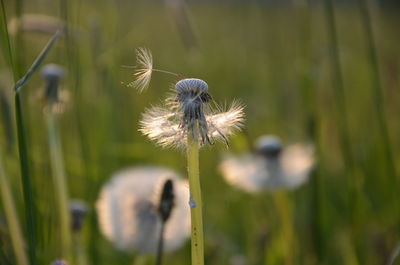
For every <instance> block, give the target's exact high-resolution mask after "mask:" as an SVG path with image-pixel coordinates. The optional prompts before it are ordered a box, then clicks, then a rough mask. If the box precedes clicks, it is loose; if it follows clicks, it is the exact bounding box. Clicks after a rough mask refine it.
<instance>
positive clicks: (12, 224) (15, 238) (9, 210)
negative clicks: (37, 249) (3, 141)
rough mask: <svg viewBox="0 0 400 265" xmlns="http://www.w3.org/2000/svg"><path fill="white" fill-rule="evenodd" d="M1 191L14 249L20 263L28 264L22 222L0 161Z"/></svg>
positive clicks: (21, 264)
mask: <svg viewBox="0 0 400 265" xmlns="http://www.w3.org/2000/svg"><path fill="white" fill-rule="evenodd" d="M0 191H1V192H0V193H1V196H2V198H1V199H2V201H3V207H4V213H5V216H6V218H7V224H8V228H9V231H10V237H11V244H12V246H13V249H14V253H15V258H16V260H17V264H18V265H28V264H29V262H28V257H27V255H26V252H25V248H24V245H25V243H24V239H23V236H22V231H21V227H20V223H19V220H18V215H17V211H16V209H15V204H14V199H13V196H12V193H11V189H10V185H9V183H8V180H7V176H6V173H5V171H4V168H3V164H2V161H0Z"/></svg>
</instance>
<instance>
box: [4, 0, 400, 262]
mask: <svg viewBox="0 0 400 265" xmlns="http://www.w3.org/2000/svg"><path fill="white" fill-rule="evenodd" d="M2 3H3V5H4V8H5V15H6V17H3V18H4V19H5V20H6V21H8V30H9V35H10V39H11V45H12V49H13V53H14V57H15V61H16V65H17V67H18V69H19V73H25V72H26V70H27V69H28V68H29V66H30V65H31V63H32V62H33V60H34V59H35V58H36V56H37V55H38V54H39V53H40V51H41V50H42V48H43V47H44V46H45V45H46V43H47V41H48V40H49V39H50V37H51V36H52V34H53V33H54V31H55V29H56V28H58V27H59V25H60V23H61V24H62V25H63V27H64V29H65V31H64V33H65V34H63V36H62V37H61V38H60V39H59V40H58V41H57V43H56V44H55V46H54V47H53V49H52V50H51V51H50V53H49V55H48V57H47V58H46V60H45V63H57V64H60V65H62V66H64V67H65V68H66V70H67V71H66V72H67V73H66V76H65V78H64V79H63V80H62V81H61V86H62V89H64V90H65V91H67V92H68V95H69V97H68V100H65V108H63V111H62V114H59V116H58V119H59V125H60V127H59V133H60V137H61V144H62V149H63V155H64V160H65V161H64V163H65V170H66V175H67V180H68V186H69V196H70V197H71V198H79V199H81V200H84V201H85V202H86V203H87V205H88V208H89V212H88V215H87V219H86V222H85V224H84V227H83V247H82V251H84V252H85V253H86V255H87V262H88V264H93V265H101V264H121V265H124V264H133V263H134V262H135V260H138V258H139V257H140V254H139V253H135V252H122V251H119V250H117V249H116V248H115V247H114V246H113V245H112V243H110V242H109V241H107V240H106V239H105V238H104V237H103V236H102V235H101V234H100V232H99V228H98V224H97V216H96V211H95V207H94V203H95V201H96V200H97V198H98V194H99V191H100V188H101V186H102V184H104V183H105V182H106V181H107V180H108V179H109V178H110V176H111V175H112V174H113V172H115V171H117V170H119V169H121V168H124V167H128V166H134V165H159V166H164V167H169V168H171V169H173V170H175V171H177V172H179V173H180V174H181V175H182V176H185V175H186V163H185V158H184V152H182V151H179V150H173V149H161V148H159V147H157V146H156V145H155V144H154V143H152V142H150V141H149V140H148V139H147V138H146V137H144V136H143V135H141V134H140V133H139V132H138V122H139V120H140V117H141V113H142V112H143V111H144V110H145V108H147V107H150V106H151V105H154V104H158V103H161V101H162V99H163V98H164V97H165V95H166V94H167V92H168V90H169V89H170V87H171V85H173V84H174V83H175V82H176V81H177V80H176V79H174V78H173V77H171V76H168V75H162V74H157V73H155V74H153V79H152V81H151V84H150V88H149V89H148V90H147V91H145V92H143V93H142V94H139V93H137V91H136V90H135V89H134V88H131V87H128V86H127V84H129V83H130V82H131V81H132V80H133V69H128V68H124V67H122V66H123V65H132V66H133V65H135V60H136V59H135V48H137V47H147V48H149V49H150V50H151V51H152V53H153V57H154V67H155V68H159V69H164V70H169V71H172V72H177V73H181V74H183V75H184V76H188V77H196V78H201V79H203V80H205V81H206V82H207V83H208V84H209V92H210V93H211V94H212V96H213V98H214V100H215V101H217V102H219V103H221V104H222V105H223V104H224V103H229V102H231V101H233V100H234V99H238V100H240V102H242V103H243V104H244V105H245V106H246V108H245V112H246V123H245V129H244V130H243V132H240V133H238V134H237V135H236V136H235V137H233V138H232V139H231V140H230V147H229V149H227V148H226V147H225V146H224V145H223V144H217V145H215V146H211V147H205V148H203V149H202V151H201V153H200V166H201V168H200V175H201V182H202V192H203V200H204V224H205V254H206V264H232V265H242V264H288V265H289V264H346V265H356V264H371V265H372V264H388V263H387V262H389V259H390V255H391V253H392V251H393V250H394V249H395V248H396V246H397V245H398V244H399V242H400V222H399V220H400V211H399V206H400V204H399V203H400V198H399V196H398V193H399V191H400V186H399V176H398V175H399V172H398V167H399V163H400V138H399V137H398V136H399V135H400V124H399V113H400V76H399V74H400V49H399V40H400V34H399V28H400V13H399V10H400V9H399V7H400V6H399V4H398V2H397V1H368V3H366V2H365V1H363V0H359V1H332V2H331V1H329V0H327V1H306V0H304V1H302V0H297V1H295V0H293V1H271V0H270V1H187V2H186V1H183V0H182V1H181V0H165V1H155V0H154V1H153V0H152V1H133V0H132V1H131V0H130V1H124V0H119V1H106V0H96V1H93V0H85V1H78V0H70V1H49V0H30V1H23V0H15V1H8V0H6V1H2ZM332 7H333V8H332ZM27 15H29V16H27ZM39 15H40V16H39ZM44 15H45V16H44ZM3 16H4V15H3ZM18 17H20V18H23V21H24V22H23V23H22V26H21V29H20V30H19V31H18V27H17V26H15V25H14V26H13V23H14V24H15V19H16V18H18ZM24 19H25V20H24ZM2 20H3V19H2ZM13 21H14V22H13ZM3 44H4V43H2V47H1V48H2V51H3V52H5V50H6V48H5V46H4V45H3ZM3 55H4V54H3ZM3 55H2V56H1V57H0V58H1V59H0V89H1V99H0V101H1V103H0V104H1V117H0V121H1V130H0V143H1V150H0V151H1V152H0V153H1V159H2V160H3V164H4V168H5V172H6V175H7V178H8V180H9V182H10V185H11V189H12V191H13V196H14V199H15V201H16V208H17V210H18V214H19V216H20V221H21V224H22V227H23V229H24V234H26V230H25V229H26V228H25V212H24V210H23V209H24V203H23V196H22V190H21V178H20V169H19V156H18V148H17V139H16V128H15V113H14V101H13V91H12V87H13V81H12V71H11V69H10V67H9V65H8V64H7V63H6V59H5V56H3ZM44 86H45V82H44V80H43V78H42V77H41V76H40V74H35V75H34V76H33V77H32V79H31V81H30V82H29V84H28V85H27V86H26V87H25V88H24V89H23V91H22V92H21V101H22V111H23V115H24V122H25V129H26V136H27V146H28V150H29V165H30V172H31V179H32V187H33V198H34V204H35V207H36V208H37V212H38V216H37V217H36V218H37V220H36V228H37V231H38V233H37V234H38V238H37V256H38V260H39V263H40V264H50V263H51V262H52V261H53V260H55V259H57V258H59V254H60V251H59V233H58V231H59V227H58V222H57V218H58V215H57V210H56V207H57V206H56V202H55V196H56V194H55V193H54V189H53V184H52V176H51V174H52V173H51V167H50V155H49V148H48V139H47V137H48V136H47V129H46V121H45V116H44V108H45V103H44V100H43V98H42V97H41V93H42V90H43V88H44ZM263 134H274V135H278V136H279V137H280V138H281V139H282V142H283V143H284V144H291V143H297V142H310V143H313V144H314V147H315V152H316V160H317V162H316V166H315V168H314V170H313V173H312V175H311V176H310V179H309V181H308V182H307V183H305V184H304V185H302V186H301V187H299V188H297V189H294V190H279V191H274V192H261V193H258V194H250V193H245V192H243V191H241V190H239V189H236V188H235V187H232V186H230V185H228V184H227V183H226V182H225V181H224V180H223V178H222V176H221V174H220V173H219V172H218V164H219V161H220V159H221V157H222V155H223V154H224V153H226V152H231V153H234V154H239V153H242V152H247V151H249V150H250V149H251V147H252V146H251V145H252V143H253V141H254V140H255V139H256V138H257V137H258V136H260V135H263ZM2 209H3V208H0V263H1V264H2V265H3V264H4V265H7V264H15V260H14V256H13V252H12V248H11V245H10V241H9V236H10V235H9V232H8V231H9V230H8V228H7V222H6V220H5V217H4V211H3V210H2ZM141 262H143V264H153V262H152V257H149V258H148V259H147V260H144V261H143V260H142V261H141ZM146 262H147V263H146ZM189 262H190V242H189V241H187V243H186V244H185V245H184V247H183V248H180V249H179V250H176V251H174V252H173V253H171V254H168V255H166V257H165V264H176V265H178V264H189ZM399 264H400V263H399Z"/></svg>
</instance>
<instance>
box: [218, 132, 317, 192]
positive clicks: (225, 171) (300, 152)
mask: <svg viewBox="0 0 400 265" xmlns="http://www.w3.org/2000/svg"><path fill="white" fill-rule="evenodd" d="M314 162H315V159H314V151H313V147H312V146H311V145H305V144H294V145H290V146H287V147H283V146H282V143H281V141H280V140H279V138H277V137H275V136H262V137H260V138H259V139H258V140H257V141H256V143H255V152H254V153H247V154H244V155H242V156H239V157H235V156H228V157H227V158H225V159H224V160H223V161H222V162H221V164H220V167H219V168H220V171H221V173H222V175H223V176H224V178H225V180H226V181H227V182H228V183H230V184H232V185H233V186H236V187H238V188H241V189H243V190H245V191H247V192H259V191H262V190H275V189H282V188H287V189H294V188H297V187H299V186H300V185H302V184H303V183H305V182H306V181H307V180H308V177H309V175H310V171H311V169H312V167H313V165H314Z"/></svg>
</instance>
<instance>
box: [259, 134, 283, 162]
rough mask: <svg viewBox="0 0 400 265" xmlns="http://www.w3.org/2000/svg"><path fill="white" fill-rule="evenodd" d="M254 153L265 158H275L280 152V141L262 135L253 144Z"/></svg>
mask: <svg viewBox="0 0 400 265" xmlns="http://www.w3.org/2000/svg"><path fill="white" fill-rule="evenodd" d="M255 149H256V152H257V153H259V154H260V155H263V156H265V157H267V158H274V157H275V158H276V157H278V155H279V154H280V153H281V151H282V143H281V141H280V139H279V138H278V137H276V136H273V135H264V136H261V137H259V138H258V139H257V140H256V142H255Z"/></svg>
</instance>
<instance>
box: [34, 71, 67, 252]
mask: <svg viewBox="0 0 400 265" xmlns="http://www.w3.org/2000/svg"><path fill="white" fill-rule="evenodd" d="M41 74H42V76H43V78H44V79H45V81H46V88H45V93H44V98H45V100H46V109H47V110H48V111H46V112H45V113H44V114H45V117H46V122H47V123H46V125H47V131H48V141H49V150H50V162H51V170H52V177H53V179H54V191H55V197H56V200H57V203H58V212H59V220H58V221H59V226H60V232H61V246H62V248H61V249H62V254H63V255H64V257H67V258H70V257H71V247H72V244H71V229H70V215H69V209H68V185H67V178H66V174H65V166H64V157H63V150H62V145H61V139H60V138H61V137H60V132H59V127H58V121H57V116H56V115H55V113H56V112H57V108H56V107H55V106H57V104H58V103H59V92H58V91H59V85H60V84H59V83H60V80H61V78H62V77H64V75H65V70H64V68H63V67H61V66H59V65H55V64H47V65H45V66H44V67H43V68H42V72H41Z"/></svg>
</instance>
